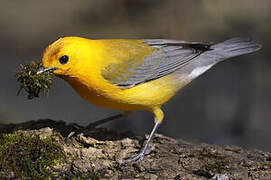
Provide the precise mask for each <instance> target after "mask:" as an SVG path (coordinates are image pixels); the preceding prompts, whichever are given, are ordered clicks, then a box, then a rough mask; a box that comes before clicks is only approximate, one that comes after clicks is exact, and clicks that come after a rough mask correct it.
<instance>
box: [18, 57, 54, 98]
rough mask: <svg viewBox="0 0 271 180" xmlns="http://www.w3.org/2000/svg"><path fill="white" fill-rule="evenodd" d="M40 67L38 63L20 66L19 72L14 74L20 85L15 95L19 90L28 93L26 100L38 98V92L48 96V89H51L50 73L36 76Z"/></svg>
mask: <svg viewBox="0 0 271 180" xmlns="http://www.w3.org/2000/svg"><path fill="white" fill-rule="evenodd" d="M40 66H41V65H40V62H31V63H30V64H25V65H21V68H20V70H19V71H18V72H17V73H16V78H17V81H18V82H19V83H20V88H19V90H18V93H17V94H19V93H20V92H21V90H25V91H26V92H27V93H28V96H27V97H28V99H32V98H34V97H39V94H40V92H43V93H44V94H48V92H49V89H50V88H51V87H52V73H51V72H44V73H41V74H37V71H38V68H39V67H40Z"/></svg>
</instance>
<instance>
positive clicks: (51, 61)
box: [37, 37, 88, 76]
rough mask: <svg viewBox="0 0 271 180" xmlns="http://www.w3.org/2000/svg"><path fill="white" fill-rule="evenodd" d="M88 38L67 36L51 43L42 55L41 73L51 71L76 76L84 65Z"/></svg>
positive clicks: (59, 74) (56, 73) (39, 71)
mask: <svg viewBox="0 0 271 180" xmlns="http://www.w3.org/2000/svg"><path fill="white" fill-rule="evenodd" d="M87 41H88V40H87V39H84V38H79V37H65V38H60V39H58V40H57V41H55V42H53V43H52V44H51V45H49V46H48V47H47V48H46V49H45V51H44V52H43V56H42V61H41V63H42V66H41V67H40V69H39V70H38V72H37V73H38V74H39V73H43V72H46V71H51V72H53V73H54V74H55V75H58V76H76V74H77V73H79V72H80V67H82V66H84V59H85V58H84V57H82V56H84V55H86V54H85V53H82V51H84V49H86V45H87V43H88V42H87Z"/></svg>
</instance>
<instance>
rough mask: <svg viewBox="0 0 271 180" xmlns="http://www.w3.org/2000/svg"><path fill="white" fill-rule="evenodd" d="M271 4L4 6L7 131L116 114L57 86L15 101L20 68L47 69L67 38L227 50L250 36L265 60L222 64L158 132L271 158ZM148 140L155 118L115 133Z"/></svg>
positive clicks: (180, 1)
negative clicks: (43, 63)
mask: <svg viewBox="0 0 271 180" xmlns="http://www.w3.org/2000/svg"><path fill="white" fill-rule="evenodd" d="M270 11H271V1H270V0H261V1H259V0H238V1H236V0H227V1H225V0H189V1H187V0H175V1H174V0H171V1H162V0H114V1H109V0H108V1H107V0H99V1H94V0H77V1H74V0H58V1H53V0H51V1H36V0H25V1H21V0H13V1H10V0H1V6H0V40H1V41H0V61H1V66H0V67H1V69H0V81H1V88H0V123H11V122H12V123H18V122H24V121H28V120H37V119H40V118H51V119H54V120H65V121H66V122H76V123H78V124H80V125H86V124H88V123H89V122H92V121H94V120H98V119H101V118H105V117H108V116H110V115H114V114H116V113H118V112H116V111H113V110H108V109H103V108H99V107H94V106H93V105H90V104H88V103H87V102H85V101H84V100H83V99H81V98H80V97H79V96H78V95H77V94H76V93H75V92H74V91H73V90H72V89H71V87H70V86H69V85H68V84H66V83H65V82H64V81H63V80H61V79H57V78H55V81H54V85H53V89H52V90H51V91H50V95H49V96H48V97H41V98H38V99H34V100H27V99H26V98H25V96H24V95H20V96H16V91H17V89H18V84H17V83H16V79H15V77H14V74H15V72H16V71H17V69H18V67H19V64H21V63H27V62H30V61H31V60H39V59H40V56H41V53H42V51H43V49H44V48H45V47H46V46H48V45H49V44H50V43H52V42H53V41H55V40H57V39H58V38H60V37H63V36H71V35H73V36H82V37H86V38H94V39H98V38H169V39H180V40H188V41H204V42H219V41H222V40H225V39H228V38H231V37H236V36H242V37H244V36H245V37H247V36H248V37H251V38H253V39H255V40H256V41H257V42H260V43H261V44H263V49H262V50H261V51H259V52H256V53H253V54H250V55H245V56H241V57H237V58H233V59H231V60H228V61H224V62H222V63H220V64H218V65H216V66H215V67H214V68H212V69H211V70H209V71H208V72H207V73H205V74H204V75H202V76H201V77H199V78H198V79H196V80H194V81H193V82H192V83H191V84H190V85H188V86H187V87H185V88H184V89H182V90H181V91H180V92H179V93H178V94H177V95H176V97H175V98H173V99H172V100H171V101H170V102H168V103H167V104H165V105H164V108H163V109H164V111H165V120H164V123H163V124H162V126H161V127H160V129H159V132H160V133H163V134H165V135H168V136H172V137H176V138H184V139H189V140H197V141H204V142H208V143H217V144H234V145H240V146H243V147H246V148H259V149H262V150H266V151H271V141H270V139H269V137H270V135H271V131H270V127H271V121H270V117H271V111H270V105H271V101H270V100H271V94H270V93H271V91H270V90H271V76H270V74H271V73H270V68H271V63H270V60H269V57H270V56H271V53H270V50H269V49H270V46H271V36H270V35H269V33H270V32H269V31H270V27H271V25H270V24H271V23H270V19H271V15H270ZM109 126H110V127H113V128H114V129H117V130H119V131H126V130H131V131H133V132H135V133H138V134H144V133H149V132H150V130H151V128H152V126H153V118H152V115H151V113H149V112H135V113H133V114H132V115H130V116H129V117H127V118H123V119H121V120H118V121H115V122H112V123H110V124H108V125H107V127H109Z"/></svg>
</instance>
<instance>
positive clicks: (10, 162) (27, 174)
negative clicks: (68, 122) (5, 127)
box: [0, 134, 65, 179]
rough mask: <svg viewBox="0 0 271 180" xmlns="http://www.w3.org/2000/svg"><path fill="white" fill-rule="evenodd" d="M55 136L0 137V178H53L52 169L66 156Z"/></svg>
mask: <svg viewBox="0 0 271 180" xmlns="http://www.w3.org/2000/svg"><path fill="white" fill-rule="evenodd" d="M54 142H55V138H54V136H50V137H46V138H44V139H41V138H40V137H39V136H37V135H32V136H30V135H29V136H28V135H19V134H2V135H1V137H0V177H6V176H11V175H12V178H20V179H29V178H30V179H42V178H46V177H51V176H52V173H51V172H50V168H51V167H52V166H53V165H56V164H57V163H58V162H60V161H61V160H64V158H65V155H64V153H63V152H62V150H61V147H60V146H59V145H57V144H56V143H54Z"/></svg>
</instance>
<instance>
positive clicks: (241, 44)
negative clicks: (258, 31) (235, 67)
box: [207, 37, 262, 62]
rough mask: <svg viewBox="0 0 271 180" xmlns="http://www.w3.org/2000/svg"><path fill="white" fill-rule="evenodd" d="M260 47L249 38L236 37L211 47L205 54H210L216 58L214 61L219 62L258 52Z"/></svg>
mask: <svg viewBox="0 0 271 180" xmlns="http://www.w3.org/2000/svg"><path fill="white" fill-rule="evenodd" d="M261 47H262V46H261V45H260V44H257V43H255V42H254V41H252V40H251V39H249V38H240V37H237V38H232V39H229V40H226V41H224V42H221V43H218V44H214V45H211V47H210V49H211V51H209V52H207V54H209V53H210V54H212V55H214V56H216V57H217V58H216V61H217V62H219V61H221V60H224V59H228V58H231V57H235V56H239V55H242V54H248V53H252V52H254V51H258V50H259V49H261Z"/></svg>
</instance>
